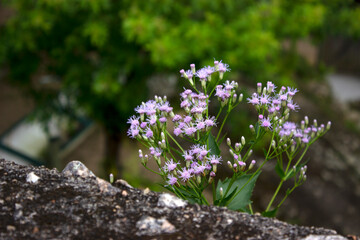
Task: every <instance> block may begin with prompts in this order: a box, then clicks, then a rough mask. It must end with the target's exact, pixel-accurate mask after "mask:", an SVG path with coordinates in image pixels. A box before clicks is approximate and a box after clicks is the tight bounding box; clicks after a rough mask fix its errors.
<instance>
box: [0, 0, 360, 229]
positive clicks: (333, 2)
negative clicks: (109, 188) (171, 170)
mask: <svg viewBox="0 0 360 240" xmlns="http://www.w3.org/2000/svg"><path fill="white" fill-rule="evenodd" d="M214 59H216V60H223V62H225V63H228V64H229V65H230V68H231V69H232V70H231V72H230V73H228V74H227V75H226V78H227V79H230V80H236V81H237V82H238V83H239V85H240V89H241V91H242V92H243V93H244V94H245V95H247V94H250V93H251V92H253V91H254V90H255V86H256V83H257V82H262V83H265V82H266V81H273V82H274V83H275V84H276V85H278V86H281V85H288V86H292V87H296V88H298V89H299V90H300V93H299V94H298V96H297V97H296V99H295V100H296V101H297V102H298V104H299V105H300V107H301V110H300V111H299V112H298V115H297V116H295V118H294V120H299V119H301V118H302V117H303V116H304V115H308V116H310V118H317V119H318V122H323V123H326V122H327V121H328V120H331V121H332V123H333V124H332V129H331V131H330V132H329V133H327V135H326V136H325V137H324V138H323V139H321V140H320V141H319V142H317V143H316V144H315V145H314V146H312V149H311V150H310V151H309V153H308V156H307V157H308V159H311V161H310V162H309V163H308V180H307V182H306V183H305V184H304V185H303V186H302V187H300V188H298V189H296V191H295V192H294V193H293V194H292V195H290V198H289V199H288V200H287V202H286V204H285V206H284V207H283V209H281V211H280V212H279V216H278V217H279V218H280V219H282V220H285V221H288V222H291V223H297V224H301V225H309V226H310V225H314V226H319V227H327V228H333V229H336V230H338V231H339V232H340V233H342V234H360V227H359V226H360V135H359V134H360V3H359V2H358V1H354V0H319V1H315V0H313V1H312V0H308V1H302V0H294V1H287V0H260V1H249V0H236V1H235V0H212V1H205V0H194V1H171V0H156V1H155V0H147V1H143V0H3V1H1V3H0V157H1V158H6V159H8V160H12V161H16V162H18V163H21V164H33V165H46V166H47V167H49V168H52V167H56V168H58V169H59V170H62V168H63V167H64V166H65V165H66V163H67V162H69V161H72V160H80V161H82V162H83V163H85V165H87V166H88V167H89V168H90V169H91V170H92V171H93V172H94V173H95V174H97V175H98V176H102V177H104V178H107V176H108V175H109V173H114V174H115V175H116V177H117V178H123V179H125V180H127V181H128V182H129V183H130V184H132V185H134V186H136V187H140V188H145V187H149V188H151V189H152V190H156V191H163V189H161V187H160V186H159V185H157V184H156V181H157V179H156V178H154V176H152V175H151V174H150V173H149V172H147V171H145V170H144V169H143V168H142V166H141V164H140V162H139V160H138V158H137V151H138V148H139V147H140V146H139V145H138V144H137V142H135V141H132V140H129V139H128V138H127V136H126V131H127V124H126V121H127V119H128V118H129V117H130V116H131V115H133V110H134V107H135V106H137V105H139V104H140V103H141V102H142V101H145V100H146V99H148V98H152V97H153V95H167V96H168V98H169V99H171V101H173V106H178V104H177V103H178V102H177V101H178V93H179V91H180V90H181V89H182V87H183V86H184V84H186V83H185V82H184V80H183V79H180V75H179V70H180V69H182V68H184V69H188V68H189V64H190V63H195V64H196V66H198V67H202V66H204V65H207V64H211V63H212V62H213V61H214ZM254 121H255V118H254V116H253V115H252V113H251V111H249V106H247V104H245V103H244V104H242V106H241V107H240V108H239V109H238V110H237V111H236V113H234V114H233V115H232V116H231V119H230V120H229V122H228V124H227V125H226V127H225V128H226V129H227V131H228V132H229V137H230V138H232V139H234V140H235V139H239V138H240V137H241V136H242V135H245V136H247V135H248V134H249V132H248V125H249V123H251V122H254ZM256 157H257V159H259V161H260V160H261V147H260V148H259V153H258V156H256V155H255V158H256ZM273 167H274V166H272V165H271V164H269V165H268V168H267V169H265V170H266V172H265V173H264V174H262V176H261V177H260V178H259V181H258V183H257V186H256V188H255V192H254V203H255V206H257V207H258V208H259V209H261V208H263V207H264V205H265V204H266V202H268V200H269V198H270V197H271V195H270V194H271V193H272V192H273V191H274V188H275V187H276V183H277V182H278V181H279V179H278V177H277V176H276V174H275V173H274V171H273ZM222 174H223V176H225V175H226V174H227V172H226V171H223V173H222ZM220 177H221V174H220ZM255 210H256V209H255Z"/></svg>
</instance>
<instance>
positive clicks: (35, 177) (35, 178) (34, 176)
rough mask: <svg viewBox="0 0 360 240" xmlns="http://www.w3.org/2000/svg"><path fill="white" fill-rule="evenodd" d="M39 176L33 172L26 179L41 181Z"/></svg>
mask: <svg viewBox="0 0 360 240" xmlns="http://www.w3.org/2000/svg"><path fill="white" fill-rule="evenodd" d="M39 179H40V178H39V177H38V176H36V175H35V173H33V172H31V173H29V174H28V175H27V176H26V181H27V182H29V183H34V184H36V183H37V182H38V181H39Z"/></svg>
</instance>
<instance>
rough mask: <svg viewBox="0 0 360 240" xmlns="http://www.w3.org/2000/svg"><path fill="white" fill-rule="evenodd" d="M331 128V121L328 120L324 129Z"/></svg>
mask: <svg viewBox="0 0 360 240" xmlns="http://www.w3.org/2000/svg"><path fill="white" fill-rule="evenodd" d="M330 128H331V122H330V121H329V122H328V123H327V124H326V130H329V129H330Z"/></svg>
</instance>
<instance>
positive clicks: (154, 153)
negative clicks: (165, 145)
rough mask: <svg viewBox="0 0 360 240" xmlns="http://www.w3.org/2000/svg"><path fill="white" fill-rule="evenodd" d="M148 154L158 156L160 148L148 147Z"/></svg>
mask: <svg viewBox="0 0 360 240" xmlns="http://www.w3.org/2000/svg"><path fill="white" fill-rule="evenodd" d="M149 150H150V154H151V155H153V156H154V157H160V156H161V153H162V150H161V149H160V148H154V147H150V148H149Z"/></svg>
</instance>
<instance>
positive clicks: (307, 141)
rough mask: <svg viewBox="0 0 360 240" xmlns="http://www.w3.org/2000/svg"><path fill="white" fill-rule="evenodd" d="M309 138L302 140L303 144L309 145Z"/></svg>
mask: <svg viewBox="0 0 360 240" xmlns="http://www.w3.org/2000/svg"><path fill="white" fill-rule="evenodd" d="M309 140H310V139H309V138H308V137H303V138H302V139H301V141H302V142H303V143H309Z"/></svg>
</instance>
